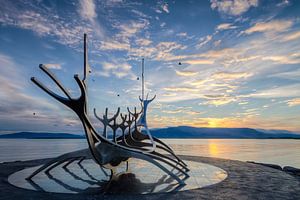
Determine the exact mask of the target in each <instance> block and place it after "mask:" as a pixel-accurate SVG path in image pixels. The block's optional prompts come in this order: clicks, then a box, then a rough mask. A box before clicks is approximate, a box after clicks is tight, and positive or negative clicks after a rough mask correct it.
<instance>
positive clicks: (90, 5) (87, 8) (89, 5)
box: [79, 0, 97, 21]
mask: <svg viewBox="0 0 300 200" xmlns="http://www.w3.org/2000/svg"><path fill="white" fill-rule="evenodd" d="M79 3H80V9H79V14H80V15H81V17H82V18H83V19H87V20H90V21H94V20H95V18H96V17H97V13H96V5H95V2H94V0H80V1H79Z"/></svg>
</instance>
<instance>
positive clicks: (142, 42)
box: [135, 38, 152, 46]
mask: <svg viewBox="0 0 300 200" xmlns="http://www.w3.org/2000/svg"><path fill="white" fill-rule="evenodd" d="M135 42H136V43H137V44H138V45H140V46H148V45H150V44H151V43H152V41H151V40H148V39H144V38H138V39H136V40H135Z"/></svg>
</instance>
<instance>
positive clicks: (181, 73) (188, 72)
mask: <svg viewBox="0 0 300 200" xmlns="http://www.w3.org/2000/svg"><path fill="white" fill-rule="evenodd" d="M175 72H176V74H177V75H179V76H195V75H197V74H198V72H192V71H178V70H175Z"/></svg>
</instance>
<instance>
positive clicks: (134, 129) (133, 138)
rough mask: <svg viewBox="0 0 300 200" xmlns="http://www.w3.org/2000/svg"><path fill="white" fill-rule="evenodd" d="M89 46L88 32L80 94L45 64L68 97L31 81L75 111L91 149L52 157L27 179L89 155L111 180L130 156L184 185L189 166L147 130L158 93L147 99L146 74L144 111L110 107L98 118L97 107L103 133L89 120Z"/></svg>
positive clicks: (43, 68)
mask: <svg viewBox="0 0 300 200" xmlns="http://www.w3.org/2000/svg"><path fill="white" fill-rule="evenodd" d="M86 45H87V44H86V35H84V77H83V79H82V80H81V79H80V78H79V76H78V75H75V76H74V79H75V81H76V82H77V85H78V87H79V89H80V96H79V97H77V98H74V97H72V96H71V95H70V94H69V92H68V90H67V89H66V88H65V87H64V86H63V85H62V84H61V83H60V82H59V80H58V79H57V78H56V77H55V76H54V74H52V73H51V72H50V71H49V70H48V69H47V68H46V67H45V66H44V65H42V64H41V65H40V66H39V67H40V69H41V70H42V71H43V72H45V73H46V74H47V75H48V76H49V77H50V79H52V81H53V82H54V83H55V84H56V85H57V86H58V88H60V90H61V91H62V92H63V93H64V95H65V96H64V97H63V96H60V95H58V94H56V93H54V92H53V91H51V90H50V89H49V88H48V87H46V86H45V85H44V84H42V83H41V82H40V81H38V80H37V79H36V78H35V77H32V78H31V80H32V81H33V82H34V83H35V84H36V85H37V86H38V87H40V88H41V89H42V90H44V92H46V93H47V94H49V95H50V96H52V97H53V98H54V99H56V100H57V101H59V102H61V103H62V104H64V105H65V106H67V107H69V108H70V109H71V110H73V111H74V112H75V113H76V115H77V116H78V117H79V119H80V120H81V122H82V125H83V127H84V130H85V135H86V138H87V142H88V145H89V148H88V149H83V150H79V151H74V152H70V153H67V154H64V155H61V156H59V157H57V158H55V159H53V160H51V161H50V162H49V163H47V164H45V165H43V166H41V167H40V168H39V169H37V170H36V171H35V172H34V173H33V174H31V175H30V176H29V177H28V179H29V180H30V179H32V178H33V177H34V176H35V175H36V174H38V173H40V172H42V171H43V170H45V172H46V173H49V172H50V170H51V169H53V168H55V167H57V166H59V165H60V164H62V163H65V164H64V165H63V167H64V168H66V167H67V166H68V165H69V164H71V163H72V162H74V161H76V160H79V163H81V162H82V161H83V160H84V159H88V158H92V159H93V160H94V161H95V162H96V163H97V164H98V165H99V166H100V168H101V169H102V168H106V169H110V171H111V174H110V178H111V179H112V178H113V177H114V175H115V174H116V168H117V167H118V166H120V164H121V163H124V162H127V169H128V160H129V159H130V158H137V159H142V160H145V161H148V162H150V163H152V164H154V165H155V166H157V167H159V168H160V169H161V170H163V171H164V172H165V173H166V174H168V175H170V176H171V177H172V178H174V179H175V180H177V182H178V183H179V184H184V180H185V179H186V178H187V177H189V175H188V174H187V171H188V168H187V166H186V164H185V163H184V162H183V161H182V160H181V159H180V158H178V157H177V156H176V155H175V153H174V152H173V150H172V149H171V148H170V147H168V146H167V145H166V144H165V143H163V142H162V141H160V140H159V139H157V138H155V137H152V136H151V133H150V131H149V129H148V125H147V121H146V112H147V106H148V104H149V103H150V102H151V101H153V100H154V98H155V96H154V97H153V98H152V99H150V100H148V99H147V98H146V99H144V78H143V76H144V75H143V74H142V78H143V81H142V84H143V87H142V90H143V92H142V98H140V101H141V105H142V108H141V111H140V112H137V109H136V108H134V112H132V111H131V110H130V109H129V108H127V110H128V113H127V114H121V113H120V108H118V110H117V112H116V114H115V115H114V116H113V117H108V108H106V110H105V114H104V115H103V117H99V116H98V115H97V114H96V109H94V114H95V116H96V118H97V119H99V120H100V121H101V123H102V124H103V132H102V134H99V133H98V132H97V130H96V129H95V128H94V126H93V125H92V123H91V121H90V119H89V116H88V109H87V106H88V105H87V102H88V96H87V76H88V74H89V68H88V61H87V46H86ZM147 96H148V95H147ZM119 116H120V118H121V119H120V121H121V122H120V123H118V119H119V118H118V117H119ZM108 128H110V129H111V130H112V139H109V137H108V136H109V135H108V134H109V132H108ZM141 128H144V129H145V131H146V134H145V133H143V132H142V131H141ZM118 130H121V133H122V135H121V136H119V137H117V134H116V133H117V131H118ZM149 141H150V143H149ZM156 143H157V144H156ZM157 149H158V150H162V151H164V152H165V153H168V154H169V155H165V154H161V153H160V152H158V151H157ZM166 165H168V166H169V168H170V167H171V168H173V169H176V170H177V171H178V172H179V173H180V174H181V175H184V178H183V179H181V178H179V175H178V174H175V172H173V170H169V169H168V168H167V167H166ZM103 171H104V170H103ZM104 172H105V171H104Z"/></svg>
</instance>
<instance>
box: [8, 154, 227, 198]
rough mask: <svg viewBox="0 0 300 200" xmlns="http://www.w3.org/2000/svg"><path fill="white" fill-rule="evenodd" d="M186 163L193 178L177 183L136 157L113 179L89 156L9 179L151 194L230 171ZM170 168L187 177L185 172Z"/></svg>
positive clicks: (202, 183)
mask: <svg viewBox="0 0 300 200" xmlns="http://www.w3.org/2000/svg"><path fill="white" fill-rule="evenodd" d="M186 163H187V164H188V166H189V169H190V171H189V172H188V174H189V175H190V177H188V178H186V179H185V185H180V184H178V182H177V181H176V180H174V179H173V178H172V177H170V176H169V175H167V174H165V173H164V172H163V171H162V170H160V169H159V168H158V167H156V166H154V165H152V164H151V163H148V162H146V161H142V160H137V159H130V160H129V170H128V171H126V166H125V165H123V166H120V167H119V168H118V170H119V173H118V174H117V175H116V176H114V177H113V179H112V180H111V181H108V180H109V177H110V171H109V170H106V169H103V170H101V169H100V167H99V166H98V165H97V164H96V163H95V162H94V161H93V160H91V159H89V160H85V161H83V162H82V163H80V164H78V163H77V162H73V163H72V164H70V165H69V166H68V167H67V168H63V167H62V166H63V164H64V163H63V164H61V165H60V166H57V167H56V168H54V169H53V170H51V171H50V172H48V173H45V172H41V173H39V174H37V175H36V176H35V177H33V178H32V180H26V178H27V177H28V176H29V175H30V174H32V173H33V172H34V171H35V170H36V169H37V168H39V167H40V166H37V167H30V168H25V169H23V170H20V171H17V172H15V173H13V174H12V175H10V176H9V177H8V182H9V183H10V184H12V185H14V186H17V187H20V188H24V189H29V190H35V191H43V192H53V193H85V194H91V193H93V194H99V193H110V194H127V193H135V194H149V193H164V192H175V191H185V190H191V189H199V188H203V187H207V186H209V185H213V184H217V183H219V182H221V181H223V180H224V179H225V178H226V177H227V173H226V172H225V171H224V170H222V169H220V168H218V167H215V166H212V165H209V164H204V163H201V162H195V161H186ZM166 167H167V166H166ZM170 170H173V172H174V173H175V174H177V175H178V176H179V177H180V178H181V179H183V178H184V175H183V174H182V173H180V172H178V171H176V170H174V169H170Z"/></svg>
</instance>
